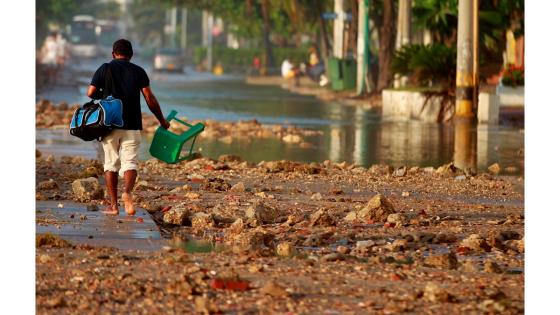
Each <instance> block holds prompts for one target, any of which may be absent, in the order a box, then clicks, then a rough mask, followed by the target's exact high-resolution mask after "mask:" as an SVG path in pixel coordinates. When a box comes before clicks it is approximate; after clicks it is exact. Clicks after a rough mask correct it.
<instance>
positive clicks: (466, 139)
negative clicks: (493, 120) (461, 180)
mask: <svg viewBox="0 0 560 315" xmlns="http://www.w3.org/2000/svg"><path fill="white" fill-rule="evenodd" d="M458 24H459V25H458V28H457V78H456V90H455V91H456V92H455V94H456V99H455V126H454V127H455V144H454V146H455V148H454V154H453V162H454V164H455V166H456V167H458V168H459V169H462V170H463V171H465V172H467V173H476V169H477V144H478V143H477V137H478V134H477V127H476V101H477V99H478V87H477V86H478V0H459V19H458Z"/></svg>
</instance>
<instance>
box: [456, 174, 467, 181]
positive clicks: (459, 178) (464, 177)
mask: <svg viewBox="0 0 560 315" xmlns="http://www.w3.org/2000/svg"><path fill="white" fill-rule="evenodd" d="M465 179H467V176H465V175H459V176H456V177H455V180H456V181H462V180H465Z"/></svg>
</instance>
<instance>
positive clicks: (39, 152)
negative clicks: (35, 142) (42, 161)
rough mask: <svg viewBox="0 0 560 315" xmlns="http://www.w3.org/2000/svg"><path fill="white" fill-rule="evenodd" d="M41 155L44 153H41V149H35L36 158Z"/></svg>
mask: <svg viewBox="0 0 560 315" xmlns="http://www.w3.org/2000/svg"><path fill="white" fill-rule="evenodd" d="M41 155H43V154H42V153H41V151H39V150H38V149H35V158H37V159H38V158H40V157H41Z"/></svg>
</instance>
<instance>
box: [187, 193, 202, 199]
mask: <svg viewBox="0 0 560 315" xmlns="http://www.w3.org/2000/svg"><path fill="white" fill-rule="evenodd" d="M201 196H202V195H201V194H199V193H195V192H192V191H189V192H188V193H186V194H185V198H187V199H190V200H198V199H200V197H201Z"/></svg>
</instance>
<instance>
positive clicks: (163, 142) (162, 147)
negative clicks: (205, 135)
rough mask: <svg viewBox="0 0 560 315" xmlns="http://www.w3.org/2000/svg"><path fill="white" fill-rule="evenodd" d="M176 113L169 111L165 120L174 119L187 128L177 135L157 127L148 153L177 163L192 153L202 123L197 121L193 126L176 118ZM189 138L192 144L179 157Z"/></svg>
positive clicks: (202, 125) (171, 162)
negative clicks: (186, 152)
mask: <svg viewBox="0 0 560 315" xmlns="http://www.w3.org/2000/svg"><path fill="white" fill-rule="evenodd" d="M176 114H177V111H175V110H173V111H171V113H170V114H169V116H167V120H168V121H171V120H176V121H178V122H180V123H181V124H183V125H186V126H188V127H189V129H188V130H186V131H185V132H183V133H182V134H179V135H178V134H175V133H173V132H171V131H169V130H166V129H164V128H161V127H158V129H157V130H156V133H155V134H154V138H153V139H152V144H151V145H150V154H151V155H152V156H153V157H155V158H158V159H159V160H161V161H163V162H166V163H169V164H174V163H178V162H180V161H183V160H186V159H188V158H189V157H190V156H191V155H192V149H193V147H194V142H195V140H196V137H197V136H198V135H199V134H200V133H201V132H202V131H204V124H202V123H197V124H196V125H194V126H193V125H190V124H188V123H187V122H185V121H182V120H180V119H178V118H176V117H175V115H176ZM191 139H192V144H191V146H190V149H189V153H188V154H187V155H185V156H183V157H181V156H180V155H181V151H182V149H183V145H184V144H185V142H187V141H189V140H191Z"/></svg>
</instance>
